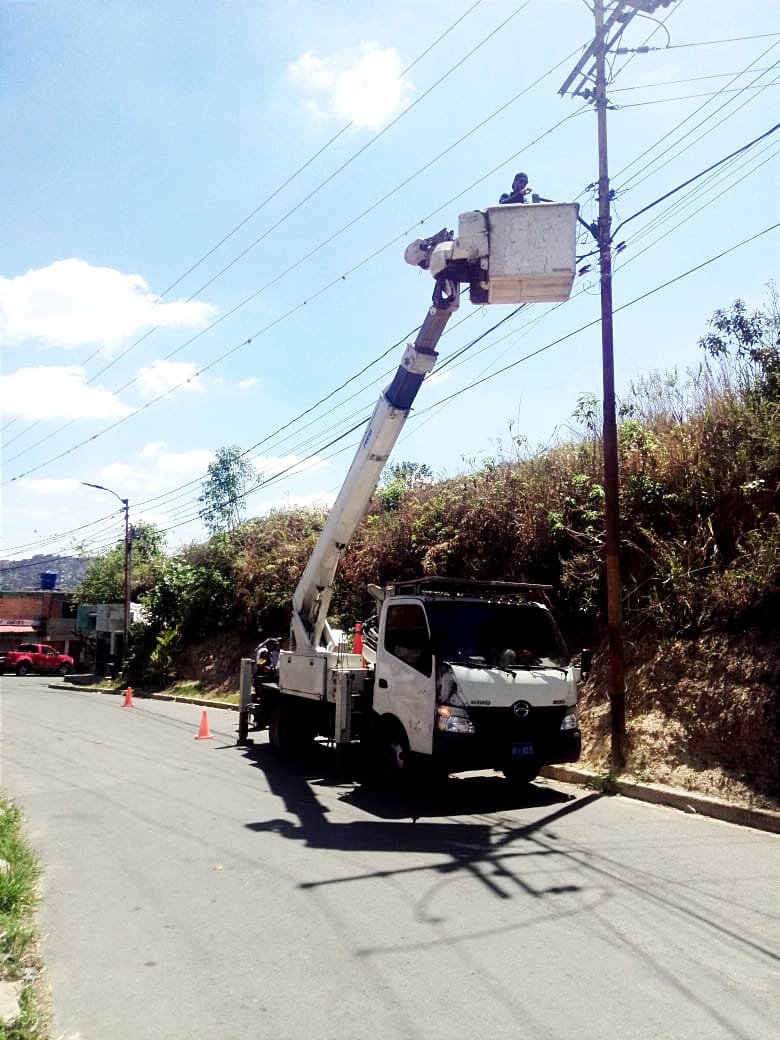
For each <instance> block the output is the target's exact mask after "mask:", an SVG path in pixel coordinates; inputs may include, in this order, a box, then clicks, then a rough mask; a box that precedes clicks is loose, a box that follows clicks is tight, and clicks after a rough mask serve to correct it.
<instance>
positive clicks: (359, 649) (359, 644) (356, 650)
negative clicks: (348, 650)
mask: <svg viewBox="0 0 780 1040" xmlns="http://www.w3.org/2000/svg"><path fill="white" fill-rule="evenodd" d="M352 653H353V654H362V653H363V626H362V625H361V623H360V622H359V621H358V623H357V624H356V625H355V634H354V636H353V637H352Z"/></svg>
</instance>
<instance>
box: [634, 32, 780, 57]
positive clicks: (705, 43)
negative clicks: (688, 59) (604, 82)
mask: <svg viewBox="0 0 780 1040" xmlns="http://www.w3.org/2000/svg"><path fill="white" fill-rule="evenodd" d="M776 36H780V33H758V34H757V35H755V36H731V37H729V38H728V39H725V40H699V41H697V42H695V43H670V44H667V46H666V47H646V46H641V47H623V48H619V49H618V51H617V53H618V54H647V53H648V52H649V51H674V50H680V49H681V48H683V47H713V46H714V45H715V44H719V43H742V42H743V41H744V40H770V39H774V38H775V37H776Z"/></svg>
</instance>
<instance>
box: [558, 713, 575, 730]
mask: <svg viewBox="0 0 780 1040" xmlns="http://www.w3.org/2000/svg"><path fill="white" fill-rule="evenodd" d="M576 728H577V715H576V713H575V712H573V711H572V712H570V713H569V714H568V715H564V716H563V722H562V723H561V729H562V730H566V729H576Z"/></svg>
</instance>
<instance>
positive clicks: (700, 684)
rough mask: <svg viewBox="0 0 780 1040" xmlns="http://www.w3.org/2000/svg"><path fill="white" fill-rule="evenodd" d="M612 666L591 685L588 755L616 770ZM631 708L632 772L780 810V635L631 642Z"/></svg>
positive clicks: (583, 718) (585, 712) (586, 716)
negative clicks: (611, 725)
mask: <svg viewBox="0 0 780 1040" xmlns="http://www.w3.org/2000/svg"><path fill="white" fill-rule="evenodd" d="M643 651H644V652H643ZM605 664H606V662H605V661H600V662H599V665H600V666H599V667H598V668H597V669H595V670H594V674H593V675H592V676H591V678H590V679H589V681H588V682H587V683H586V684H585V685H584V688H583V691H582V696H581V700H580V724H581V726H582V730H583V738H584V747H583V760H584V762H585V763H586V764H588V765H590V766H591V767H593V768H596V769H599V770H604V771H605V772H606V771H607V770H608V768H609V744H610V731H609V700H608V696H607V692H606V691H607V683H606V677H605V674H604V666H605ZM626 712H627V733H628V749H627V750H628V761H627V767H626V773H627V774H629V775H630V776H633V777H635V778H636V779H640V780H646V781H654V782H658V783H666V784H669V785H671V786H674V787H681V788H686V789H690V790H693V791H699V792H701V793H703V794H709V795H714V796H717V797H720V798H726V799H729V800H733V801H739V802H743V803H745V804H751V805H763V806H766V807H772V808H780V759H779V757H778V736H780V641H778V640H777V639H773V638H770V637H767V636H760V635H758V634H756V633H748V634H739V635H726V634H717V635H708V636H703V637H701V638H699V639H696V640H668V641H664V642H663V643H660V644H656V645H654V646H652V647H649V648H641V647H630V646H629V647H628V648H627V654H626Z"/></svg>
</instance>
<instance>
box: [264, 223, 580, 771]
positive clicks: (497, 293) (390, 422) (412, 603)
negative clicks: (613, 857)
mask: <svg viewBox="0 0 780 1040" xmlns="http://www.w3.org/2000/svg"><path fill="white" fill-rule="evenodd" d="M576 219H577V206H576V205H575V204H559V203H553V204H538V205H503V206H499V207H492V208H490V209H487V210H478V211H476V212H474V213H468V214H463V215H461V217H460V218H459V228H458V232H459V233H458V236H457V237H455V236H454V234H453V233H452V232H449V231H447V230H446V229H445V230H443V231H441V232H439V233H438V234H437V235H434V236H433V237H431V238H428V239H418V240H416V241H415V242H413V243H412V244H411V245H410V246H409V247H408V248H407V250H406V254H405V258H406V260H407V261H408V262H409V263H411V264H414V265H416V266H419V267H421V268H423V269H424V270H428V271H430V273H431V274H432V275H433V277H434V291H433V305H432V306H431V307H430V308H429V310H428V312H427V314H426V316H425V320H424V321H423V324H422V326H421V327H420V330H419V332H418V334H417V337H416V339H415V341H414V343H411V344H408V345H407V347H406V349H405V351H404V354H403V357H402V358H401V363H400V365H399V367H398V370H397V372H396V373H395V376H394V378H393V379H392V381H391V383H390V384H389V385H388V386H387V388H386V389H385V390H384V391H383V393H382V394H381V395H380V397H379V400H378V402H377V404H376V407H375V409H374V412H373V415H372V416H371V419H370V420H369V423H368V426H367V428H366V431H365V433H364V435H363V437H362V439H361V442H360V445H359V447H358V449H357V451H356V454H355V457H354V459H353V461H352V464H351V466H350V469H349V471H348V473H347V476H346V478H345V480H344V483H343V485H342V488H341V490H340V492H339V495H338V497H337V499H336V502H335V504H334V506H333V508H332V509H331V511H330V514H329V517H328V519H327V521H326V524H325V526H324V528H323V530H322V532H321V534H320V537H319V540H318V542H317V544H316V546H315V548H314V551H313V553H312V556H311V558H310V559H309V561H308V563H307V565H306V567H305V569H304V571H303V574H302V575H301V579H300V581H299V582H298V586H297V588H296V589H295V593H294V595H293V600H292V620H291V631H290V649H289V650H286V651H282V652H281V654H280V657H279V676H278V683H277V684H264V685H262V686H261V687H259V692H258V693H257V695H256V698H257V703H256V705H255V720H256V721H258V718H259V719H260V720H262V721H264V722H267V724H268V728H269V741H270V744H271V746H272V748H274V749H275V750H276V751H278V752H282V753H285V752H291V751H294V750H296V749H297V748H300V747H301V746H302V745H305V744H306V743H308V742H310V741H312V740H313V739H314V738H315V737H317V736H322V737H325V738H327V739H328V740H329V741H331V742H333V743H334V744H335V745H336V747H337V748H344V747H346V746H347V745H351V744H359V745H360V748H361V751H362V755H363V762H364V765H365V767H366V768H367V770H368V771H369V772H370V773H373V774H375V775H377V776H381V777H383V778H385V779H389V778H397V777H399V776H402V775H403V774H404V773H406V772H407V771H408V770H409V769H410V767H411V766H412V765H413V764H415V763H419V762H428V763H430V764H432V765H433V766H434V767H435V768H436V770H438V771H439V772H441V773H449V772H460V771H464V770H471V769H486V768H494V769H497V770H501V771H503V772H504V774H505V775H506V776H507V777H508V778H509V779H511V780H513V781H515V782H519V783H527V782H529V781H530V780H532V779H533V778H534V777H535V776H536V775H537V773H538V771H539V769H540V768H541V767H542V766H543V765H545V764H549V763H553V762H574V761H576V760H577V759H578V757H579V754H580V731H579V729H578V728H577V718H576V702H577V680H578V679H579V677H580V674H581V672H582V671H583V670H584V669H585V668H587V667H588V664H587V661H586V659H585V657H584V656H583V660H582V661H581V662H580V663H578V664H577V665H575V664H573V663H572V660H571V658H570V656H569V653H568V651H567V650H566V647H565V645H564V642H563V639H562V638H561V635H560V632H559V631H558V628H557V626H556V623H555V620H554V618H553V616H552V613H551V611H550V609H549V605H548V603H547V600H546V595H545V593H546V591H547V590H548V588H549V587H548V586H540V585H529V584H522V583H513V582H502V581H478V582H475V581H465V580H459V579H451V578H442V577H435V576H433V577H422V578H419V579H417V580H415V581H404V582H397V583H394V584H391V585H389V586H388V587H387V588H381V589H380V588H378V587H377V586H370V587H369V590H368V591H369V592H370V594H371V595H372V597H373V599H374V601H375V603H376V616H375V618H374V619H373V620H372V621H370V622H367V623H366V624H365V625H364V626H363V627H364V631H363V632H362V641H363V645H362V647H359V648H358V647H356V646H350V645H349V643H348V640H347V639H346V637H345V635H344V633H343V632H340V631H338V630H337V629H335V628H334V627H332V626H331V624H330V622H329V621H328V610H329V607H330V603H331V596H332V593H333V583H334V579H335V575H336V571H337V567H338V563H339V559H340V558H341V555H342V553H343V552H344V549H345V548H346V546H347V545H348V543H349V541H350V539H351V538H352V536H353V534H354V532H355V530H356V528H357V526H358V524H359V523H360V521H361V519H362V518H363V515H364V513H365V511H366V509H367V508H368V505H369V502H370V499H371V496H372V495H373V493H374V491H375V489H376V486H377V483H378V481H379V477H380V474H381V472H382V469H383V467H384V465H385V463H386V461H387V459H388V457H389V455H390V453H391V451H392V449H393V446H394V445H395V443H396V440H397V439H398V436H399V434H400V432H401V430H402V428H403V425H404V423H405V421H406V419H407V418H408V416H409V413H410V411H411V408H412V404H413V402H414V400H415V397H416V395H417V392H418V390H419V389H420V386H421V385H422V383H423V381H424V380H425V378H426V376H428V375H429V374H430V372H431V371H432V370H433V367H434V365H435V363H436V359H437V353H436V346H437V344H438V342H439V339H440V337H441V335H442V333H443V332H444V329H445V327H446V325H447V322H448V321H449V319H450V317H451V315H452V314H453V313H454V311H455V310H456V309H457V307H458V305H459V300H460V287H461V284H462V283H468V284H469V286H470V295H471V299H472V302H477V303H480V304H481V303H494V302H501V303H507V302H519V301H524V300H534V301H537V300H562V299H568V296H569V294H570V291H571V285H572V281H573V277H574V238H575V235H574V232H575V225H576ZM356 651H357V652H356Z"/></svg>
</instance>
